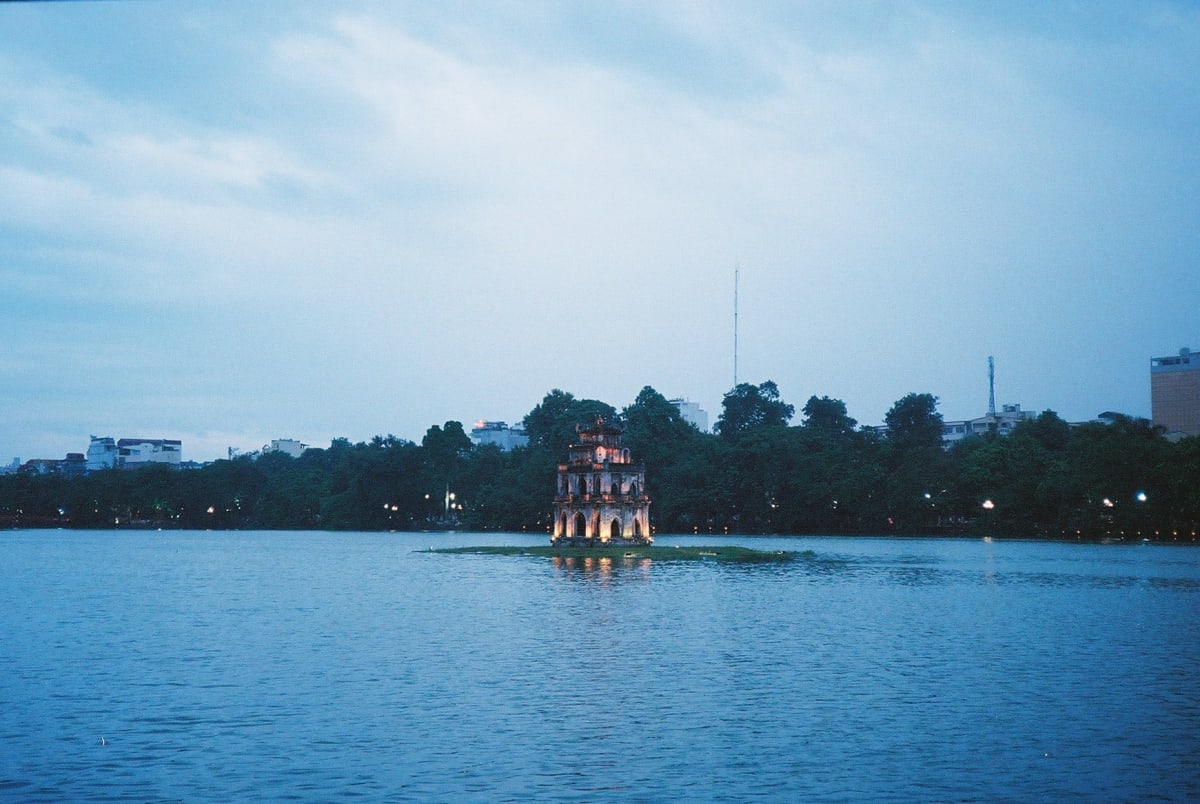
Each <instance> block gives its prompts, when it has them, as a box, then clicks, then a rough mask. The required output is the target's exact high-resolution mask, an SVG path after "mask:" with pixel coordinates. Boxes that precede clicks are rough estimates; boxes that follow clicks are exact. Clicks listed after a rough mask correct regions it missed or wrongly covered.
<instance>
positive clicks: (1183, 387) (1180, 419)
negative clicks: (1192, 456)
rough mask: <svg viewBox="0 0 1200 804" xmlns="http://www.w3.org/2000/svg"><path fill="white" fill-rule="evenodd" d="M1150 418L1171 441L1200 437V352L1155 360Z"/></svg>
mask: <svg viewBox="0 0 1200 804" xmlns="http://www.w3.org/2000/svg"><path fill="white" fill-rule="evenodd" d="M1150 417H1151V421H1152V423H1153V424H1154V425H1155V426H1157V427H1162V428H1163V429H1164V430H1166V431H1167V437H1168V438H1175V439H1178V438H1183V437H1184V436H1194V435H1200V352H1193V351H1192V350H1191V349H1188V348H1187V347H1184V348H1183V349H1180V350H1179V354H1178V355H1172V356H1171V357H1155V358H1151V360H1150Z"/></svg>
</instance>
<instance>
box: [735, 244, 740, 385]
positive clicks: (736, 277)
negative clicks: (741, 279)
mask: <svg viewBox="0 0 1200 804" xmlns="http://www.w3.org/2000/svg"><path fill="white" fill-rule="evenodd" d="M740 270H741V269H740V266H737V265H735V266H734V268H733V387H734V388H737V384H738V378H737V374H738V372H737V369H738V365H737V360H738V272H739V271H740Z"/></svg>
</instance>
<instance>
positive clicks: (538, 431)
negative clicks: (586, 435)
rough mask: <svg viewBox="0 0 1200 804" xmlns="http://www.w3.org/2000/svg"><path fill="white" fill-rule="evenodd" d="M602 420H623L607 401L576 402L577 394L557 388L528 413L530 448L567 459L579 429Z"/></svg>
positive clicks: (526, 427) (527, 429) (527, 431)
mask: <svg viewBox="0 0 1200 804" xmlns="http://www.w3.org/2000/svg"><path fill="white" fill-rule="evenodd" d="M598 418H602V419H604V420H605V421H607V422H613V423H617V422H618V421H619V417H618V416H617V411H616V408H614V407H613V406H612V405H609V404H608V403H607V402H601V401H600V400H598V399H576V398H575V396H574V395H573V394H570V393H567V392H566V391H561V390H559V389H557V388H555V389H554V390H553V391H551V392H550V393H548V394H546V396H545V397H544V398H543V399H542V401H541V403H540V404H538V405H537V407H535V408H534V409H533V410H531V411H530V412H529V413H528V414H526V416H525V419H524V421H523V424H524V427H525V432H526V433H527V434H528V435H529V445H530V447H532V448H534V449H542V450H546V451H548V452H549V453H550V454H552V455H554V456H556V459H557V457H564V456H565V455H566V453H567V449H568V447H570V446H571V444H572V443H574V441H575V436H576V427H578V426H580V425H585V426H586V425H590V424H593V423H595V421H596V419H598ZM551 480H552V478H551Z"/></svg>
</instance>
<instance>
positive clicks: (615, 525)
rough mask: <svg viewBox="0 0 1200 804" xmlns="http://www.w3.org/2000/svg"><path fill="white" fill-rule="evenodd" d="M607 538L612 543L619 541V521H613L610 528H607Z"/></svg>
mask: <svg viewBox="0 0 1200 804" xmlns="http://www.w3.org/2000/svg"><path fill="white" fill-rule="evenodd" d="M609 538H610V539H612V540H613V541H614V542H615V541H619V540H620V539H621V520H619V519H614V520H613V521H612V526H611V527H610V528H609Z"/></svg>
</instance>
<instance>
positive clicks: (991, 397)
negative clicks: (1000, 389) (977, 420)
mask: <svg viewBox="0 0 1200 804" xmlns="http://www.w3.org/2000/svg"><path fill="white" fill-rule="evenodd" d="M988 415H989V416H995V415H996V361H995V360H993V359H992V356H991V355H988Z"/></svg>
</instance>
